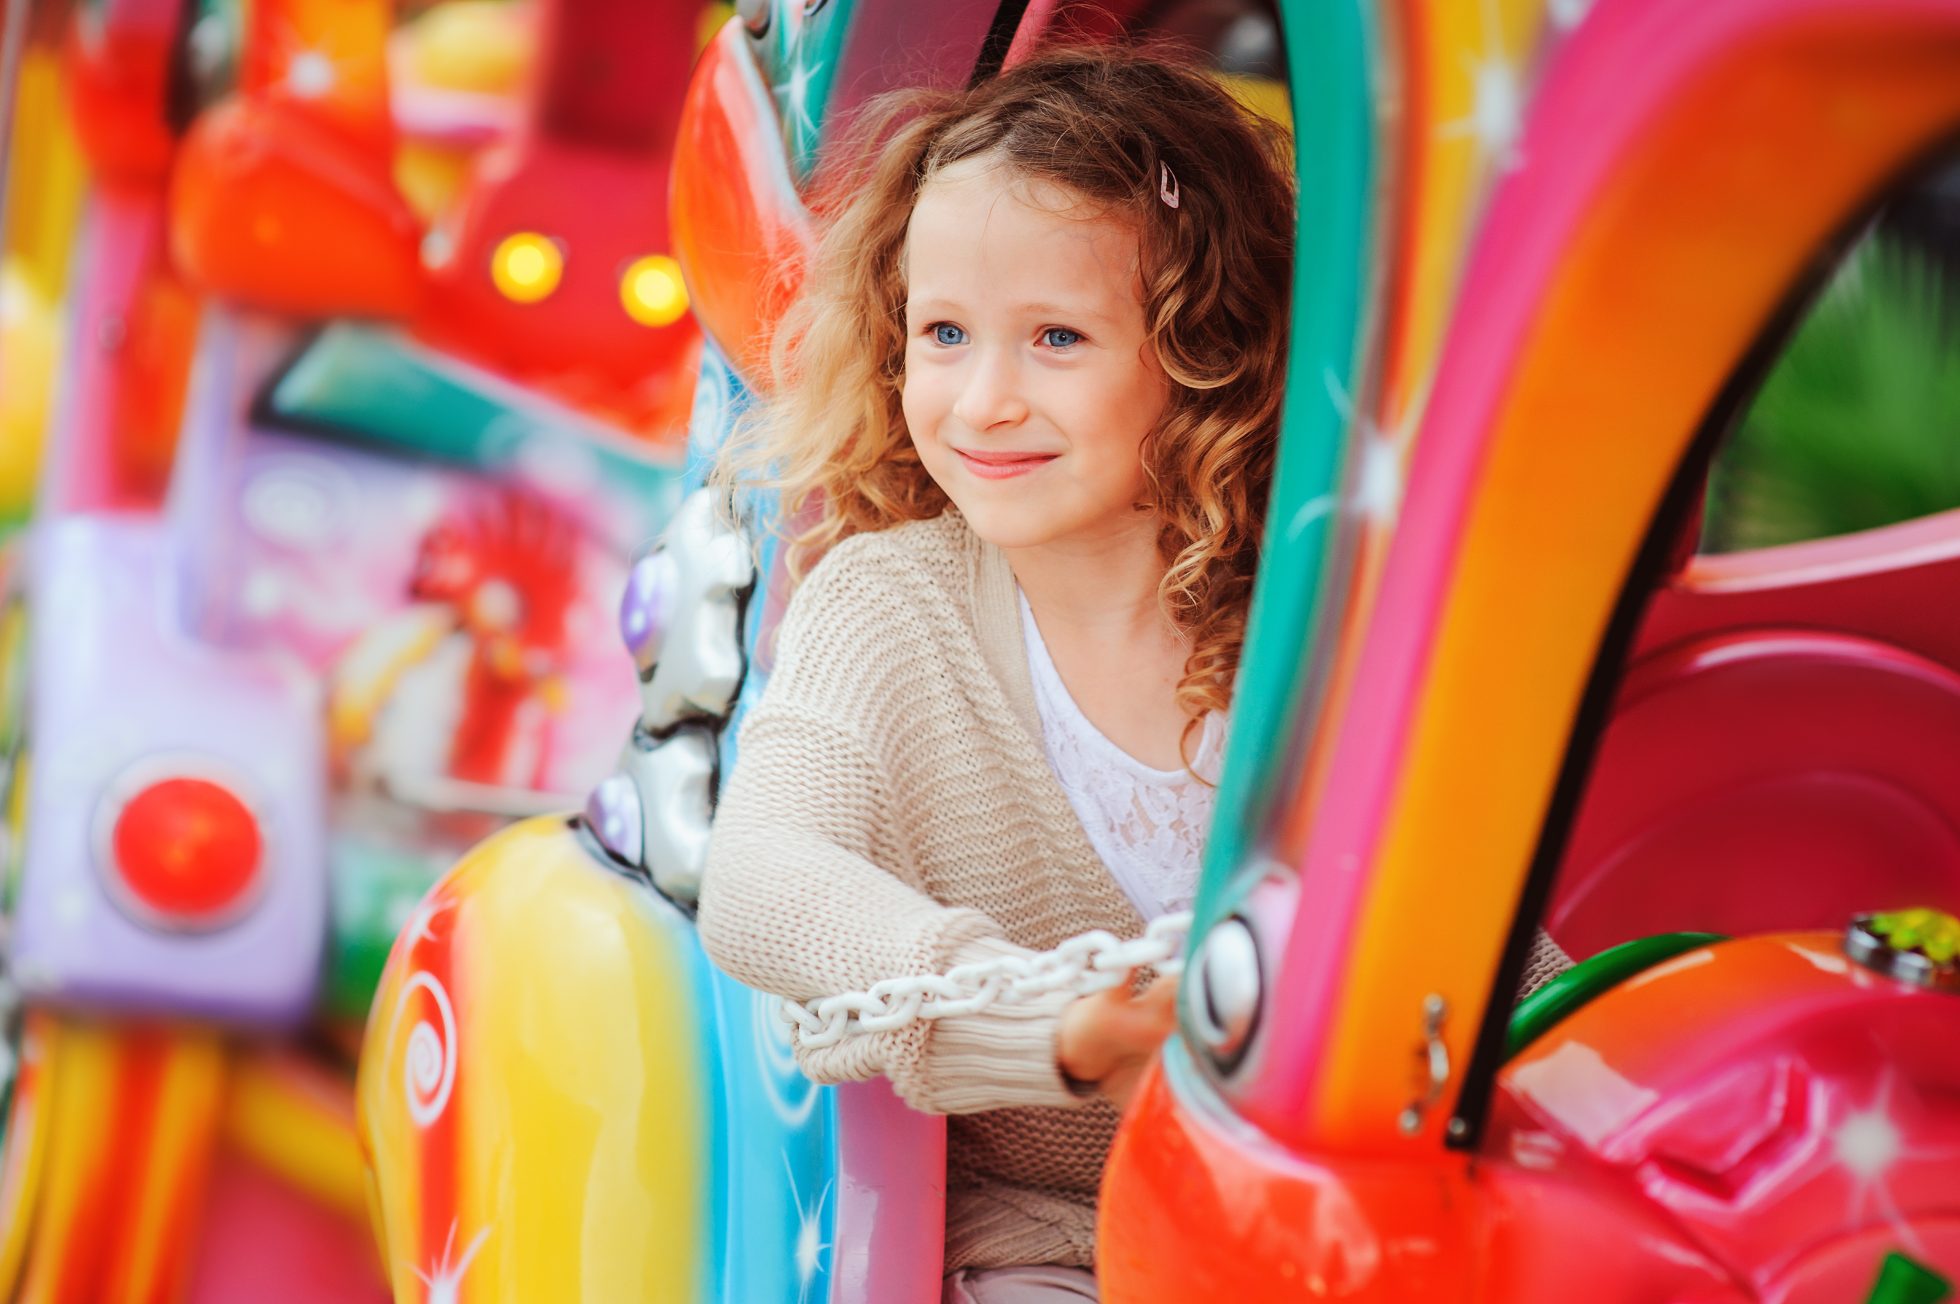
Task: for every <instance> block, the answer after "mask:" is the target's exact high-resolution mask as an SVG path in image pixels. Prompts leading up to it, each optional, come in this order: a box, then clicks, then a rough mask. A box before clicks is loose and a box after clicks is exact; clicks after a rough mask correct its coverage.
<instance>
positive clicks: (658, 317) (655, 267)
mask: <svg viewBox="0 0 1960 1304" xmlns="http://www.w3.org/2000/svg"><path fill="white" fill-rule="evenodd" d="M619 301H620V303H621V304H622V305H623V306H624V307H625V309H626V315H627V316H628V317H631V318H632V319H633V320H634V321H636V322H638V323H640V325H642V326H670V325H672V324H673V323H675V322H677V321H679V320H680V319H681V316H682V315H683V314H684V313H686V312H687V282H685V281H683V280H682V279H681V265H680V264H679V263H677V262H675V261H674V260H673V259H671V258H669V257H668V256H667V255H666V254H648V255H647V256H646V257H645V258H637V259H635V260H634V261H633V263H632V265H631V266H629V267H628V268H627V269H626V272H625V274H624V275H623V276H621V277H620V278H619Z"/></svg>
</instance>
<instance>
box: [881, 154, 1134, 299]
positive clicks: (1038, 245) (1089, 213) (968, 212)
mask: <svg viewBox="0 0 1960 1304" xmlns="http://www.w3.org/2000/svg"><path fill="white" fill-rule="evenodd" d="M1137 253H1138V242H1137V232H1136V229H1135V227H1134V225H1133V224H1132V223H1131V222H1130V221H1129V220H1128V219H1127V218H1125V217H1123V216H1121V215H1119V214H1116V213H1112V212H1111V211H1110V210H1109V208H1108V206H1107V205H1104V204H1099V203H1096V202H1094V201H1090V200H1086V199H1084V198H1082V197H1081V196H1079V195H1076V194H1075V193H1074V192H1072V191H1070V190H1069V189H1068V188H1066V187H1065V186H1062V185H1060V184H1058V183H1056V182H1054V181H1050V180H1048V179H1046V178H1041V177H1033V176H1029V175H1028V174H1026V173H1025V172H1021V171H1019V170H1017V169H1015V168H1013V167H1011V166H1008V165H1005V164H1002V163H1000V162H999V161H996V160H993V159H988V158H985V157H984V156H983V157H981V158H977V159H963V160H961V161H960V162H958V163H955V164H951V165H948V166H947V167H945V168H942V169H940V170H939V171H937V172H936V173H934V174H933V176H932V177H931V178H930V179H929V180H927V182H926V183H925V185H924V186H922V187H921V188H920V191H919V197H918V200H917V202H916V203H915V204H914V205H913V208H912V216H911V220H910V222H909V223H908V226H907V230H906V240H905V261H906V271H907V273H908V278H907V279H908V282H909V283H910V289H911V291H912V293H913V294H914V295H915V296H917V295H919V294H922V293H929V292H931V291H932V289H933V288H935V287H937V288H942V289H945V290H947V291H949V292H970V291H973V290H976V289H981V288H986V289H996V288H1006V287H1007V286H1008V285H1010V284H1013V283H1018V282H1025V281H1030V280H1035V281H1052V282H1055V283H1056V285H1055V288H1056V289H1069V290H1073V291H1075V292H1078V293H1082V292H1094V291H1097V290H1101V289H1107V290H1110V291H1113V292H1114V293H1115V294H1117V295H1119V296H1121V297H1123V298H1129V299H1134V298H1136V297H1137V296H1138V294H1139V292H1140V287H1139V286H1138V284H1137Z"/></svg>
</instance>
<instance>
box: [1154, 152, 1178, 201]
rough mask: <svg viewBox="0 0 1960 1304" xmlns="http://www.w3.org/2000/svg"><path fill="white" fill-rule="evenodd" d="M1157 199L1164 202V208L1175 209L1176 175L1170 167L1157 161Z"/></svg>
mask: <svg viewBox="0 0 1960 1304" xmlns="http://www.w3.org/2000/svg"><path fill="white" fill-rule="evenodd" d="M1157 169H1158V171H1157V198H1159V199H1161V200H1163V201H1164V207H1166V208H1176V207H1177V194H1178V191H1177V174H1176V173H1174V172H1172V171H1171V165H1170V164H1168V163H1165V162H1163V161H1162V160H1159V161H1158V163H1157Z"/></svg>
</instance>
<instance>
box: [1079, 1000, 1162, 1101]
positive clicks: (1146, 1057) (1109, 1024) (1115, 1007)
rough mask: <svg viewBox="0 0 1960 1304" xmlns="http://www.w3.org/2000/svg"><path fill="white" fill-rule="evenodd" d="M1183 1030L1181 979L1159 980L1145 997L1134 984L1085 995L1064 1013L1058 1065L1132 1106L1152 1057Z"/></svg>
mask: <svg viewBox="0 0 1960 1304" xmlns="http://www.w3.org/2000/svg"><path fill="white" fill-rule="evenodd" d="M1176 1026H1177V979H1175V978H1159V979H1157V980H1156V981H1155V982H1153V983H1151V984H1150V986H1149V987H1147V988H1145V989H1144V990H1143V992H1142V994H1141V995H1132V994H1131V993H1130V983H1129V981H1128V980H1126V981H1124V982H1123V983H1122V984H1121V985H1120V986H1117V987H1112V988H1110V989H1109V990H1108V991H1102V992H1095V993H1092V994H1091V995H1088V996H1080V997H1077V998H1076V999H1075V1001H1074V1002H1072V1003H1071V1004H1070V1005H1069V1006H1068V1008H1067V1009H1065V1010H1063V1011H1062V1022H1061V1027H1060V1028H1059V1029H1057V1031H1056V1033H1055V1063H1056V1064H1057V1066H1059V1067H1060V1068H1061V1070H1062V1072H1063V1073H1064V1074H1065V1075H1067V1076H1068V1077H1070V1078H1072V1079H1074V1080H1075V1081H1077V1082H1093V1083H1094V1084H1095V1085H1096V1089H1097V1090H1098V1091H1100V1092H1102V1094H1103V1095H1105V1096H1108V1097H1109V1098H1110V1099H1111V1100H1113V1101H1115V1102H1116V1104H1117V1106H1118V1107H1119V1108H1120V1107H1121V1106H1123V1105H1127V1104H1128V1103H1129V1100H1130V1093H1131V1092H1133V1091H1135V1090H1136V1085H1137V1080H1138V1079H1139V1078H1141V1077H1142V1076H1143V1070H1144V1068H1145V1067H1146V1066H1147V1065H1148V1064H1149V1063H1150V1057H1151V1056H1153V1055H1155V1054H1156V1053H1157V1048H1158V1047H1159V1046H1161V1045H1163V1044H1164V1038H1166V1037H1168V1036H1169V1035H1170V1034H1171V1030H1172V1029H1173V1028H1175V1027H1176Z"/></svg>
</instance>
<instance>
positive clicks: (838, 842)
mask: <svg viewBox="0 0 1960 1304" xmlns="http://www.w3.org/2000/svg"><path fill="white" fill-rule="evenodd" d="M822 577H823V576H822V572H821V571H820V572H819V574H818V575H816V576H813V577H812V580H811V581H810V583H809V584H806V586H805V590H804V591H803V592H799V594H798V595H797V600H796V602H795V603H793V605H792V607H791V610H790V612H789V613H788V614H787V616H786V618H785V621H784V627H783V639H782V643H781V646H780V649H779V652H780V655H779V660H778V664H777V669H776V674H775V676H774V677H773V678H772V680H771V682H770V684H769V686H768V688H767V689H765V691H764V693H763V696H762V699H761V700H760V701H759V702H758V703H757V704H756V707H755V709H754V710H753V711H752V712H751V713H750V716H749V718H748V720H747V722H746V723H745V724H744V726H743V728H742V733H741V748H740V756H739V759H738V761H737V764H736V766H735V770H734V773H733V774H732V775H731V776H730V778H729V781H728V785H727V788H726V790H725V791H724V793H723V795H722V800H721V804H720V806H719V808H718V810H717V812H716V816H715V825H714V831H713V836H712V839H711V841H710V844H709V852H708V864H707V870H706V873H705V875H704V876H703V880H702V887H701V899H700V917H699V926H700V935H701V942H702V945H703V946H704V947H705V948H706V949H707V952H708V955H709V957H710V958H711V959H713V960H714V962H715V963H716V964H717V965H719V966H720V967H721V968H722V969H723V970H725V971H726V972H727V973H729V974H730V975H731V976H733V977H734V978H736V979H738V980H739V981H741V982H743V983H746V984H748V985H749V986H751V987H755V988H758V989H760V990H762V991H765V992H769V993H772V994H774V995H778V996H787V997H790V998H792V999H795V1000H810V999H813V998H816V997H821V996H827V995H831V994H834V993H837V992H843V991H857V990H862V989H864V988H866V987H869V986H870V985H871V984H872V983H875V982H877V981H879V980H880V979H884V978H891V977H898V976H902V975H909V974H926V973H940V972H944V971H945V970H946V969H948V968H950V967H952V966H953V965H956V964H960V963H964V962H966V961H969V960H976V959H982V958H986V957H989V956H992V955H998V954H1003V953H1007V952H1012V951H1014V950H1016V948H1015V947H1014V946H1013V945H1012V944H1011V943H1009V942H1007V941H1006V940H1005V939H1004V936H1003V933H1002V930H1001V928H1000V926H999V925H998V924H997V923H996V922H995V921H994V920H993V919H991V918H990V917H988V916H987V915H986V914H984V913H982V912H980V911H977V910H971V909H965V908H959V907H950V906H945V905H942V904H940V903H939V902H937V901H935V900H934V899H932V898H931V897H930V896H928V895H926V894H925V893H924V892H923V891H921V890H919V888H918V886H917V885H915V884H913V883H909V882H907V881H905V880H904V879H903V878H902V877H900V875H899V873H896V872H894V870H893V868H887V867H886V866H883V865H880V864H879V863H877V861H878V859H879V856H878V851H879V848H880V845H881V844H884V845H889V843H888V842H887V841H886V840H885V839H883V838H881V836H880V832H881V827H882V822H883V821H884V820H886V819H887V818H888V816H889V812H888V810H887V802H886V792H887V784H886V779H885V776H884V774H883V772H882V770H881V767H880V766H879V765H878V763H877V762H876V761H875V760H874V758H873V755H872V752H871V749H870V748H869V747H867V746H866V745H865V744H864V742H863V741H862V739H863V738H865V737H867V736H876V735H875V731H876V730H878V729H881V728H886V727H901V722H895V721H891V720H888V719H885V718H884V716H885V714H886V712H888V710H889V705H890V703H891V702H892V701H893V700H894V697H893V683H892V682H891V680H892V678H893V677H894V676H895V677H897V678H898V679H900V680H902V679H903V677H904V675H905V666H904V656H903V654H902V652H901V653H893V654H891V655H873V654H871V653H870V650H869V649H868V648H867V647H865V646H864V645H863V644H862V643H861V642H860V643H858V644H857V645H856V646H852V642H853V640H852V637H851V626H852V625H853V624H857V625H859V626H860V629H859V633H863V632H864V630H863V628H862V626H864V625H866V624H870V623H875V622H876V621H877V619H878V617H879V613H878V612H876V611H871V612H869V613H867V612H865V611H863V610H862V609H861V608H862V606H863V603H862V601H861V599H862V597H863V596H864V595H862V594H854V593H852V592H850V591H848V589H847V590H846V591H845V592H843V593H841V594H840V593H839V592H838V591H837V590H838V585H836V584H834V583H832V584H820V583H819V582H818V581H819V580H820V579H821V578H822ZM844 601H853V602H855V604H856V605H855V606H854V607H851V608H847V609H846V610H844V611H843V612H841V613H840V612H839V611H837V610H836V608H837V606H838V604H839V603H840V602H844ZM833 615H841V617H842V618H841V619H838V620H836V621H832V620H830V619H829V618H830V617H831V616H833ZM1067 1002H1068V997H1067V996H1066V994H1061V993H1058V994H1056V995H1054V996H1052V997H1049V998H1045V999H1043V1000H1041V1001H1037V1002H1033V1003H1028V1004H1020V1005H1016V1006H1012V1007H1005V1006H1002V1007H996V1008H995V1009H993V1010H990V1011H987V1012H985V1013H982V1014H977V1015H965V1016H960V1017H958V1018H955V1019H949V1020H946V1021H944V1022H942V1023H924V1022H919V1023H914V1024H912V1025H910V1026H908V1027H905V1028H899V1029H894V1030H892V1031H890V1032H883V1033H874V1034H869V1035H865V1036H857V1037H851V1038H847V1039H846V1040H844V1041H842V1042H840V1043H838V1044H837V1045H835V1046H829V1047H823V1048H820V1049H815V1050H811V1049H807V1048H804V1047H801V1046H799V1047H798V1050H797V1058H798V1062H799V1063H800V1064H801V1065H802V1068H803V1070H804V1072H805V1073H807V1074H808V1075H809V1076H810V1077H811V1078H812V1079H814V1080H816V1081H818V1082H845V1081H856V1080H861V1079H865V1078H870V1077H874V1076H877V1075H879V1074H883V1075H884V1076H885V1077H887V1078H888V1079H890V1081H891V1083H892V1085H893V1087H894V1089H895V1090H897V1092H898V1094H899V1095H900V1096H901V1097H902V1098H903V1099H905V1100H906V1102H907V1103H909V1104H911V1105H912V1106H913V1107H914V1108H916V1109H921V1110H925V1111H928V1112H932V1113H967V1112H974V1111H979V1110H987V1109H1002V1108H1008V1107H1013V1106H1022V1105H1058V1106H1069V1105H1074V1104H1078V1103H1080V1102H1079V1100H1078V1099H1077V1098H1076V1097H1075V1096H1074V1095H1073V1094H1071V1093H1070V1092H1069V1090H1068V1087H1067V1085H1066V1084H1065V1083H1064V1081H1063V1080H1062V1077H1061V1074H1060V1072H1059V1070H1058V1069H1057V1068H1056V1066H1055V1053H1054V1046H1055V1032H1056V1028H1057V1024H1058V1021H1059V1018H1060V1013H1061V1010H1062V1008H1063V1007H1064V1006H1065V1005H1066V1004H1067Z"/></svg>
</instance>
